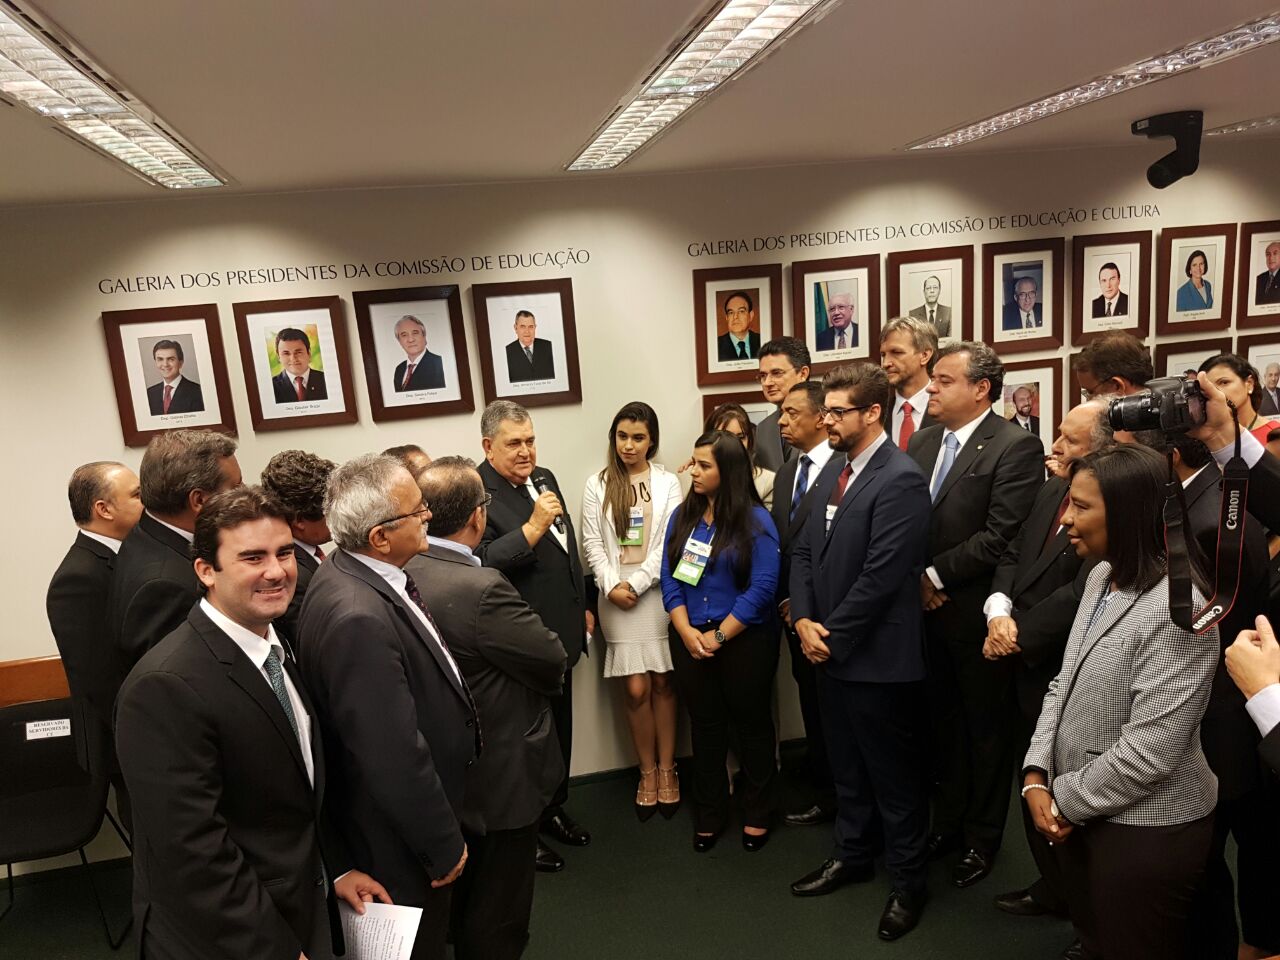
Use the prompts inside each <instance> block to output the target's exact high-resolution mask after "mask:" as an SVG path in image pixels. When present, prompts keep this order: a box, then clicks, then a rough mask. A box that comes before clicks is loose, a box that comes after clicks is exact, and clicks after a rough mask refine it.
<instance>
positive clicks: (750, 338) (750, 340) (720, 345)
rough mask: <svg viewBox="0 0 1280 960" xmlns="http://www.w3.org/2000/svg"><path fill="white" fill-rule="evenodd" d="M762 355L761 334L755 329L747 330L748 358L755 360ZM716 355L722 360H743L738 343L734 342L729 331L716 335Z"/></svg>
mask: <svg viewBox="0 0 1280 960" xmlns="http://www.w3.org/2000/svg"><path fill="white" fill-rule="evenodd" d="M759 356H760V334H758V333H756V332H755V331H754V330H748V331H747V359H748V360H754V359H756V358H757V357H759ZM716 357H717V358H718V359H719V360H721V361H722V362H727V361H729V360H741V359H742V358H741V357H740V356H738V345H737V344H736V343H734V342H733V340H732V338H730V336H729V334H728V333H727V332H725V333H722V334H720V336H718V337H716Z"/></svg>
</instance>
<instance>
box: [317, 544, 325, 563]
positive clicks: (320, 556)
mask: <svg viewBox="0 0 1280 960" xmlns="http://www.w3.org/2000/svg"><path fill="white" fill-rule="evenodd" d="M323 559H324V551H323V550H321V549H320V548H319V547H316V560H317V561H320V560H323Z"/></svg>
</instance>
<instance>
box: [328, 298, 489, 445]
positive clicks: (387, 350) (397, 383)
mask: <svg viewBox="0 0 1280 960" xmlns="http://www.w3.org/2000/svg"><path fill="white" fill-rule="evenodd" d="M351 299H352V302H353V303H354V304H355V308H356V329H357V330H359V332H360V351H361V353H362V354H363V355H364V378H365V383H366V384H368V388H369V409H370V411H371V413H372V416H373V419H374V422H375V423H385V422H387V421H389V420H408V419H412V418H415V417H434V416H439V415H441V414H448V413H470V412H471V411H472V410H474V409H475V408H476V405H475V400H474V399H473V396H472V391H471V363H470V361H469V357H468V354H467V335H466V331H465V330H464V328H463V325H462V297H461V295H460V294H459V293H458V287H457V286H456V285H455V284H450V285H448V286H440V287H402V288H400V289H395V290H357V291H356V292H355V293H353V294H352V295H351Z"/></svg>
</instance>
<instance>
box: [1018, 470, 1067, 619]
mask: <svg viewBox="0 0 1280 960" xmlns="http://www.w3.org/2000/svg"><path fill="white" fill-rule="evenodd" d="M1069 489H1070V487H1068V486H1067V485H1066V484H1065V483H1063V482H1062V481H1061V480H1058V481H1057V482H1055V483H1053V484H1052V485H1051V486H1049V485H1047V486H1046V487H1045V491H1046V492H1045V493H1044V494H1043V495H1042V498H1041V500H1040V502H1039V503H1038V504H1037V507H1038V509H1033V510H1032V511H1031V515H1030V516H1029V517H1027V521H1026V524H1027V536H1026V541H1025V542H1027V543H1030V544H1033V545H1035V544H1039V545H1040V546H1039V548H1038V549H1037V550H1036V556H1035V559H1034V560H1032V561H1031V562H1030V563H1027V558H1026V557H1020V558H1019V560H1020V561H1021V565H1022V572H1021V573H1019V574H1018V576H1017V578H1016V579H1015V580H1014V582H1013V592H1014V594H1015V595H1017V594H1018V593H1019V592H1021V590H1022V588H1023V587H1024V586H1025V585H1026V584H1028V583H1034V582H1035V580H1036V578H1037V577H1038V576H1040V574H1041V573H1043V572H1044V569H1045V567H1047V566H1048V565H1049V564H1050V563H1052V562H1053V561H1054V560H1055V559H1057V557H1058V554H1060V553H1061V552H1062V550H1063V548H1064V547H1066V545H1067V542H1068V540H1069V539H1070V538H1069V537H1068V536H1067V532H1066V530H1059V531H1056V532H1055V533H1054V537H1053V540H1052V542H1050V543H1049V544H1048V546H1045V541H1047V540H1048V539H1049V533H1050V530H1049V525H1050V524H1051V523H1053V520H1054V518H1055V517H1056V516H1057V515H1058V504H1060V503H1062V498H1063V496H1064V495H1065V494H1066V492H1067V491H1068V490H1069Z"/></svg>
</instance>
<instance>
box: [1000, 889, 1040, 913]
mask: <svg viewBox="0 0 1280 960" xmlns="http://www.w3.org/2000/svg"><path fill="white" fill-rule="evenodd" d="M995 904H996V909H997V910H1003V911H1004V912H1005V913H1011V914H1013V915H1014V916H1015V917H1042V916H1044V915H1045V914H1046V913H1053V912H1054V911H1052V910H1050V909H1049V908H1048V907H1046V906H1045V905H1044V904H1043V903H1041V902H1040V901H1039V900H1037V899H1036V898H1035V897H1033V896H1032V895H1031V891H1030V890H1010V891H1009V892H1008V893H1002V894H1000V895H999V896H998V897H996V899H995Z"/></svg>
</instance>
